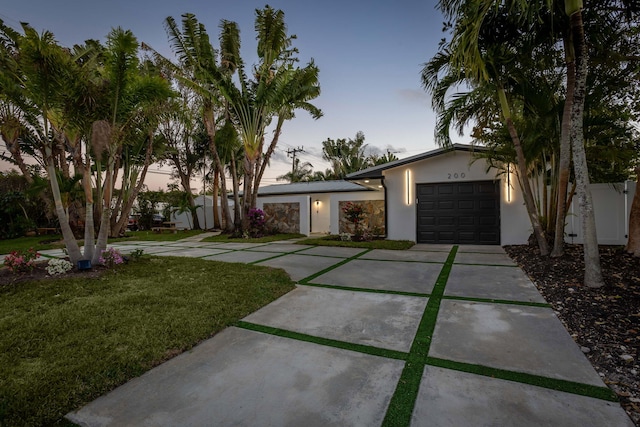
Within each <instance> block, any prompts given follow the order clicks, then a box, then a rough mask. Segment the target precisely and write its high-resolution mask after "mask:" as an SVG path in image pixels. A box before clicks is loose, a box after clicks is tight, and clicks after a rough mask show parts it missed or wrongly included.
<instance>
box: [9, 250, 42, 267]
mask: <svg viewBox="0 0 640 427" xmlns="http://www.w3.org/2000/svg"><path fill="white" fill-rule="evenodd" d="M39 257H40V254H39V253H38V252H36V250H35V249H33V248H29V249H27V250H26V251H25V250H22V251H13V252H11V253H10V254H9V255H7V256H6V257H5V258H4V265H5V266H6V267H8V268H9V270H10V271H11V272H12V273H21V272H25V271H31V270H33V267H34V266H35V260H36V259H38V258H39Z"/></svg>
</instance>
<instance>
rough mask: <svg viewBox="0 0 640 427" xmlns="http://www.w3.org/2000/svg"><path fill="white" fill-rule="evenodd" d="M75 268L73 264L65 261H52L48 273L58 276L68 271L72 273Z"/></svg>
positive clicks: (55, 259)
mask: <svg viewBox="0 0 640 427" xmlns="http://www.w3.org/2000/svg"><path fill="white" fill-rule="evenodd" d="M72 268H73V264H71V263H70V262H69V261H67V260H65V259H58V258H54V259H50V260H49V263H48V264H47V273H48V274H49V275H50V276H55V275H58V274H64V273H66V272H67V271H70V270H71V269H72Z"/></svg>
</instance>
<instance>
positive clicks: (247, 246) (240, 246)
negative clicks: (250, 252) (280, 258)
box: [219, 242, 265, 250]
mask: <svg viewBox="0 0 640 427" xmlns="http://www.w3.org/2000/svg"><path fill="white" fill-rule="evenodd" d="M264 245H265V244H264V243H235V242H231V243H222V244H220V245H219V247H220V249H234V250H239V249H253V248H257V247H260V246H264Z"/></svg>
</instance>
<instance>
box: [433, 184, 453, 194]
mask: <svg viewBox="0 0 640 427" xmlns="http://www.w3.org/2000/svg"><path fill="white" fill-rule="evenodd" d="M437 194H440V195H448V194H453V186H452V185H451V184H448V185H447V184H442V185H440V186H438V187H437Z"/></svg>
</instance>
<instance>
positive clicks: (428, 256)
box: [360, 249, 449, 263]
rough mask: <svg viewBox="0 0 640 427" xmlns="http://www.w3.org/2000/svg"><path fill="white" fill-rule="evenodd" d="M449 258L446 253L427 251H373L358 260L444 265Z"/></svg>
mask: <svg viewBox="0 0 640 427" xmlns="http://www.w3.org/2000/svg"><path fill="white" fill-rule="evenodd" d="M448 256H449V253H448V252H427V251H413V252H412V251H393V250H389V249H374V250H372V251H370V252H367V253H366V254H364V255H362V256H361V257H360V259H379V260H392V261H421V262H440V263H444V262H445V261H446V260H447V257H448Z"/></svg>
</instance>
